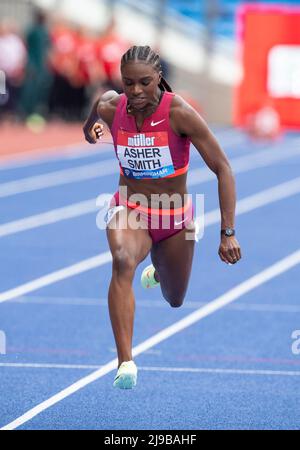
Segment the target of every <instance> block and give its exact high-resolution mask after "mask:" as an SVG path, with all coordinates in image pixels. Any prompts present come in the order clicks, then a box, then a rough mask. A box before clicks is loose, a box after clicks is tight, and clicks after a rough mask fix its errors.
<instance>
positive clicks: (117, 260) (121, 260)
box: [113, 248, 137, 275]
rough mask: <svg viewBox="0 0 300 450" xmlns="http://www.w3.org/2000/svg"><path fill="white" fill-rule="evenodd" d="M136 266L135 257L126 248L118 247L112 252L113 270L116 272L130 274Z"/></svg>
mask: <svg viewBox="0 0 300 450" xmlns="http://www.w3.org/2000/svg"><path fill="white" fill-rule="evenodd" d="M136 266H137V264H136V261H135V258H134V257H133V256H132V255H131V254H130V252H129V251H128V250H125V249H122V248H120V249H118V250H116V251H114V252H113V271H114V272H115V273H116V274H118V275H122V274H132V273H134V272H135V269H136Z"/></svg>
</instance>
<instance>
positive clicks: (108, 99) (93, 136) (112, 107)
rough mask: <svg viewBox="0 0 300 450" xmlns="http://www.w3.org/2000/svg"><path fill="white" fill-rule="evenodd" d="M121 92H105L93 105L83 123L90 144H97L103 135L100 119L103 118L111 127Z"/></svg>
mask: <svg viewBox="0 0 300 450" xmlns="http://www.w3.org/2000/svg"><path fill="white" fill-rule="evenodd" d="M118 100H119V94H118V93H117V92H115V91H107V92H105V93H104V94H103V95H102V96H101V97H100V98H99V99H98V100H97V101H96V102H95V103H94V105H93V107H92V110H91V112H90V114H89V116H88V118H87V120H86V121H85V123H84V125H83V133H84V136H85V139H86V140H87V141H88V142H89V143H90V144H96V142H97V140H98V139H99V138H101V137H102V135H103V128H104V127H103V124H102V123H99V122H98V120H103V121H104V122H106V124H107V125H108V126H109V128H111V125H112V122H113V118H114V114H115V111H116V106H117V104H118Z"/></svg>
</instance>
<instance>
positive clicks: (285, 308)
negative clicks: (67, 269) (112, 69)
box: [10, 295, 300, 314]
mask: <svg viewBox="0 0 300 450" xmlns="http://www.w3.org/2000/svg"><path fill="white" fill-rule="evenodd" d="M10 303H14V304H23V305H24V304H26V305H30V304H33V305H43V306H45V305H55V307H56V306H66V305H70V306H96V307H97V308H98V307H99V306H103V307H105V308H106V307H107V298H90V297H86V298H84V297H78V298H74V297H49V296H44V297H41V296H29V295H25V296H22V297H18V298H16V299H14V300H11V301H10ZM136 303H137V306H138V307H139V308H151V309H153V308H165V309H169V308H170V306H169V304H168V303H167V302H165V301H163V300H161V299H159V300H154V299H152V300H143V299H140V298H137V299H136ZM206 303H207V302H205V301H202V302H199V301H196V300H195V301H193V300H189V301H185V302H184V304H183V305H182V306H181V309H197V308H200V307H201V306H203V305H205V304H206ZM227 310H230V311H238V312H239V311H245V312H251V311H253V312H263V313H265V312H271V313H292V314H295V313H300V306H298V305H296V304H295V305H292V304H289V305H288V304H285V303H284V304H280V303H278V304H275V305H274V304H273V303H248V302H247V303H242V304H241V303H240V304H233V305H230V306H228V307H227V308H226V311H227Z"/></svg>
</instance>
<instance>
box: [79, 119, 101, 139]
mask: <svg viewBox="0 0 300 450" xmlns="http://www.w3.org/2000/svg"><path fill="white" fill-rule="evenodd" d="M103 129H104V126H103V125H102V123H98V122H96V123H95V124H94V125H93V126H92V127H89V125H88V123H86V124H85V125H84V126H83V133H84V136H85V140H86V141H88V142H89V143H90V144H96V142H97V140H98V139H101V138H102V136H103V134H104V131H103Z"/></svg>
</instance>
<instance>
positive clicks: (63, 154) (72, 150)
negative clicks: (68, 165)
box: [0, 140, 113, 171]
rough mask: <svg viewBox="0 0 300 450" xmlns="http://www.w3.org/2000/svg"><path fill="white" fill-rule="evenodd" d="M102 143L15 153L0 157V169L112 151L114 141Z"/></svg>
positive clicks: (91, 155)
mask: <svg viewBox="0 0 300 450" xmlns="http://www.w3.org/2000/svg"><path fill="white" fill-rule="evenodd" d="M99 144H100V145H97V146H91V145H89V144H85V143H84V142H82V143H80V142H78V143H76V144H68V145H66V146H61V147H50V148H40V149H37V150H28V151H26V152H22V153H14V154H12V155H5V156H1V157H0V171H1V170H2V171H5V170H12V169H17V168H19V167H31V166H36V165H42V164H47V163H52V162H56V161H63V160H69V159H83V158H90V157H93V155H98V154H100V155H101V154H105V153H111V152H112V151H113V150H112V145H113V144H112V142H111V141H110V140H107V141H101V142H100V143H99ZM101 147H102V148H101Z"/></svg>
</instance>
